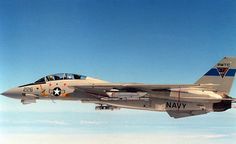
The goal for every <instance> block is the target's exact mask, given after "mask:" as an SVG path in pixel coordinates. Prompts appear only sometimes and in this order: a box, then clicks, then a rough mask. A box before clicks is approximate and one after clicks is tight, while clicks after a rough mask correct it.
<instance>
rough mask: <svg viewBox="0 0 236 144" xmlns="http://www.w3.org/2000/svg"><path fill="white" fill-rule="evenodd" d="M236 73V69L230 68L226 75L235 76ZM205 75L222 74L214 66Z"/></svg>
mask: <svg viewBox="0 0 236 144" xmlns="http://www.w3.org/2000/svg"><path fill="white" fill-rule="evenodd" d="M235 73H236V69H229V70H228V71H227V73H226V74H225V76H228V77H234V75H235ZM205 76H220V74H219V72H218V70H217V69H216V68H212V69H210V70H209V71H208V72H207V73H206V74H205Z"/></svg>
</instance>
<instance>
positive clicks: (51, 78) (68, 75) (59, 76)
mask: <svg viewBox="0 0 236 144" xmlns="http://www.w3.org/2000/svg"><path fill="white" fill-rule="evenodd" d="M74 79H80V80H85V79H86V76H83V75H78V74H72V73H58V74H53V75H48V76H46V77H43V78H40V79H39V80H37V81H36V82H34V83H45V82H46V81H54V80H74Z"/></svg>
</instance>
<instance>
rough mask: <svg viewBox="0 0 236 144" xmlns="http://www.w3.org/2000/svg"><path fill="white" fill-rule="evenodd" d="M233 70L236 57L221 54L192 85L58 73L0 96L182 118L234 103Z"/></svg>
mask: <svg viewBox="0 0 236 144" xmlns="http://www.w3.org/2000/svg"><path fill="white" fill-rule="evenodd" d="M235 72H236V57H234V58H233V57H224V58H223V59H222V60H221V61H220V62H218V63H217V64H216V65H215V66H214V67H213V68H211V69H210V70H209V71H208V72H207V73H205V74H204V75H203V76H202V77H201V78H200V79H199V80H197V81H196V82H195V83H194V84H180V85H173V84H172V85H159V84H142V83H110V82H107V81H103V80H100V79H96V78H92V77H87V76H84V75H80V74H71V73H59V74H52V75H47V76H45V77H42V78H40V79H39V80H37V81H35V82H34V83H30V84H26V85H22V86H18V87H16V88H12V89H10V90H8V91H6V92H4V93H2V95H5V96H7V97H10V98H15V99H20V100H21V103H22V104H30V103H36V100H71V101H82V102H86V103H94V104H96V105H97V106H96V107H95V109H96V110H115V109H120V108H127V109H139V110H149V111H160V112H167V113H168V114H169V115H170V116H171V117H174V118H182V117H188V116H195V115H201V114H206V113H208V112H222V111H225V110H227V109H230V108H231V106H232V103H233V102H235V99H234V98H232V97H230V96H229V92H230V89H231V86H232V83H233V80H234V76H235Z"/></svg>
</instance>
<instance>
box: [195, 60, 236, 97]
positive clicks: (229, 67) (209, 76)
mask: <svg viewBox="0 0 236 144" xmlns="http://www.w3.org/2000/svg"><path fill="white" fill-rule="evenodd" d="M235 72H236V57H224V58H223V59H222V60H221V61H220V62H219V63H217V64H216V65H215V66H214V67H213V68H212V69H210V70H209V71H208V72H207V73H206V74H205V75H204V76H203V77H201V78H200V79H199V80H198V81H197V82H196V83H195V84H213V85H214V86H213V88H214V89H215V90H216V92H220V93H223V94H225V95H228V94H229V92H230V89H231V87H232V84H233V81H234V76H235Z"/></svg>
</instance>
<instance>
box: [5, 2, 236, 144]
mask: <svg viewBox="0 0 236 144" xmlns="http://www.w3.org/2000/svg"><path fill="white" fill-rule="evenodd" d="M235 41H236V1H233V0H225V1H222V0H198V1H194V0H179V1H175V0H165V1H164V0H162V1H161V0H156V1H155V0H145V1H144V0H135V1H134V0H110V1H106V0H90V1H86V0H70V1H66V0H41V1H36V0H21V1H18V0H7V1H6V0H0V65H1V68H0V92H2V91H5V90H6V89H9V88H11V87H14V86H17V85H21V84H25V83H30V82H32V81H35V80H37V79H38V78H40V77H42V76H44V75H47V74H51V73H58V72H72V73H81V74H84V75H88V76H92V77H97V78H101V79H104V80H107V81H112V82H144V83H158V84H162V83H165V84H168V83H170V84H171V83H176V84H178V83H193V82H195V81H196V80H197V79H198V78H199V77H201V76H202V75H203V74H204V73H205V72H206V71H207V70H208V69H209V68H210V67H211V66H212V65H214V64H215V63H216V62H217V61H219V60H220V59H221V58H222V57H224V56H235V55H236V43H235ZM231 95H232V96H235V97H236V88H235V85H234V86H233V89H232V91H231ZM0 101H1V102H0V108H1V109H0V129H1V130H0V133H1V135H2V136H5V137H7V135H9V133H11V134H12V133H13V134H16V135H17V134H18V136H16V138H18V139H19V140H22V139H23V138H24V134H26V135H27V134H29V133H31V134H33V135H34V134H36V135H38V133H40V132H41V133H47V136H48V137H50V138H51V139H52V141H53V140H54V138H53V136H52V135H51V134H52V133H53V134H58V135H62V137H64V139H69V138H70V136H68V134H66V133H70V132H71V133H73V134H74V135H75V136H77V134H78V135H80V134H81V133H86V135H84V137H83V136H80V138H81V139H84V141H85V143H86V136H88V137H89V136H90V135H96V136H95V137H96V138H97V140H98V141H99V140H100V141H99V142H101V143H102V140H103V139H105V138H104V137H103V136H101V135H98V134H104V135H109V134H110V133H112V134H114V135H118V136H120V137H122V138H123V139H132V138H133V137H135V136H134V135H138V136H139V135H144V131H145V133H148V134H150V135H151V134H153V135H151V136H149V135H147V136H146V137H143V138H140V140H139V142H147V139H153V141H152V142H155V140H156V135H158V139H161V140H162V139H163V143H168V142H169V143H171V141H164V140H165V139H170V137H168V136H167V135H170V136H173V137H175V138H176V139H177V142H176V143H184V142H186V141H189V140H191V141H193V142H195V143H199V142H205V143H213V142H214V143H216V142H218V143H221V142H224V143H227V142H229V141H230V140H232V139H233V137H235V134H236V125H235V124H234V123H233V122H235V120H236V117H235V114H236V112H235V110H229V111H227V112H225V113H213V114H209V115H204V116H200V117H195V118H188V119H182V120H173V119H171V118H169V117H168V116H167V115H166V114H164V113H156V112H146V111H135V110H121V111H117V112H112V113H111V112H95V111H94V105H90V104H81V103H77V102H60V101H58V102H56V104H53V103H52V102H50V101H49V102H45V101H39V102H38V103H37V104H33V105H27V106H23V105H21V103H20V102H19V101H17V100H12V99H8V98H5V97H1V98H0ZM74 115H76V116H74ZM21 116H22V117H21ZM119 116H120V117H119ZM129 116H130V117H129ZM45 117H48V119H45ZM127 117H129V118H127ZM144 117H151V119H147V118H144ZM16 118H17V119H18V120H19V122H15V119H16ZM137 119H138V120H137ZM142 119H144V120H146V121H147V122H148V123H145V122H143V121H142ZM136 120H137V121H136ZM29 121H30V122H31V123H30V122H29ZM97 121H98V123H96V122H97ZM121 121H122V122H121ZM200 121H201V123H200V124H199V122H200ZM222 121H223V122H222ZM99 122H101V123H99ZM120 122H121V123H120ZM134 122H135V123H134ZM107 123H108V124H107ZM222 123H223V124H222ZM193 125H199V127H192V126H193ZM123 126H124V127H123ZM57 127H58V128H57ZM122 127H123V128H124V129H122ZM153 127H154V128H155V129H153ZM183 127H184V130H183ZM59 128H60V129H64V131H66V132H60V131H59ZM103 128H104V129H103ZM78 129H79V130H78ZM117 129H118V130H117ZM159 129H161V130H162V131H163V133H162V131H160V130H159ZM20 130H22V131H23V132H20ZM41 133H40V134H41ZM122 133H127V137H125V136H123V135H121V134H122ZM19 134H20V136H19ZM112 134H111V137H112ZM155 134H156V135H155ZM186 134H189V136H188V135H187V137H184V138H183V137H182V135H186ZM22 135H23V136H22ZM204 135H205V136H204ZM22 137H23V138H22ZM113 137H114V136H113ZM73 138H74V137H73V136H72V139H73ZM96 138H95V139H96ZM101 139H102V140H101ZM199 139H200V140H202V141H200V140H199ZM109 140H110V139H108V140H107V141H109ZM216 140H217V141H216ZM36 141H37V140H36ZM0 142H1V141H0ZM90 142H91V143H92V141H90ZM116 142H119V140H117V139H116ZM149 142H150V141H149ZM4 143H14V142H12V141H11V142H9V141H7V140H6V141H4ZM71 143H72V142H71ZM87 143H89V142H88V141H87ZM114 143H115V142H114Z"/></svg>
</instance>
